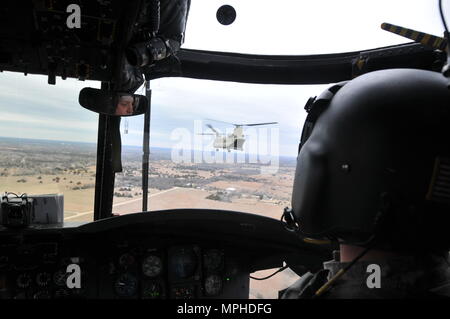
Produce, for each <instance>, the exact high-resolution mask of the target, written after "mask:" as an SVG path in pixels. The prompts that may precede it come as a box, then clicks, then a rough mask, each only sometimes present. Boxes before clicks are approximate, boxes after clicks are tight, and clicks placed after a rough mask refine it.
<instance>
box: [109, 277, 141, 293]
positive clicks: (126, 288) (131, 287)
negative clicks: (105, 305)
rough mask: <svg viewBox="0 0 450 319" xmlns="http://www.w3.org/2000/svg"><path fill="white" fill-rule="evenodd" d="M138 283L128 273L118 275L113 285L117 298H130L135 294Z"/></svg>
mask: <svg viewBox="0 0 450 319" xmlns="http://www.w3.org/2000/svg"><path fill="white" fill-rule="evenodd" d="M137 286H138V282H137V279H136V277H135V276H133V275H132V274H129V273H125V274H122V275H120V276H119V277H118V278H117V280H116V282H115V283H114V289H115V291H116V294H117V295H118V296H119V297H132V296H134V295H135V294H136V291H137Z"/></svg>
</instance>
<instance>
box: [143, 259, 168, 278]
mask: <svg viewBox="0 0 450 319" xmlns="http://www.w3.org/2000/svg"><path fill="white" fill-rule="evenodd" d="M162 267H163V264H162V260H161V258H159V257H158V256H155V255H150V256H147V257H146V258H145V259H144V261H143V262H142V272H143V273H144V275H146V276H148V277H156V276H158V275H159V274H161V271H162Z"/></svg>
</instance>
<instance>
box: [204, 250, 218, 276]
mask: <svg viewBox="0 0 450 319" xmlns="http://www.w3.org/2000/svg"><path fill="white" fill-rule="evenodd" d="M203 263H204V265H205V268H206V269H207V270H210V271H212V270H218V269H219V268H220V267H221V266H222V264H223V252H222V251H220V250H218V249H210V250H208V251H206V252H205V254H204V255H203Z"/></svg>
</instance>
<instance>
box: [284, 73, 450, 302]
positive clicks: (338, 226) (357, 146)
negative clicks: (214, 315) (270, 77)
mask: <svg viewBox="0 0 450 319" xmlns="http://www.w3.org/2000/svg"><path fill="white" fill-rule="evenodd" d="M305 108H306V110H307V111H308V116H307V119H306V122H305V126H304V129H303V133H302V141H301V144H300V151H299V155H298V161H297V168H296V175H295V181H294V189H293V195H292V210H291V211H290V212H289V214H288V215H289V216H290V218H287V216H285V217H286V220H287V222H288V224H289V223H290V224H291V227H294V228H295V229H296V231H298V232H299V233H300V234H301V235H302V236H303V238H308V240H310V239H313V240H315V241H316V242H320V241H319V240H323V239H326V240H330V241H332V242H333V241H334V242H337V244H338V245H339V246H338V247H339V248H340V249H339V251H336V252H335V253H334V260H332V261H329V262H325V263H324V267H323V269H321V270H319V271H318V272H315V273H310V272H308V273H306V274H304V275H303V276H302V277H301V278H300V279H299V280H298V281H297V282H295V283H294V284H293V285H292V286H290V287H288V288H287V289H285V290H284V291H281V292H280V298H339V299H341V298H344V299H352V298H364V299H369V298H389V299H392V298H395V299H397V298H440V297H450V263H449V248H450V231H449V226H450V90H449V89H448V88H447V80H446V78H445V77H444V76H442V75H441V74H440V73H437V72H432V71H425V70H416V69H390V70H382V71H376V72H371V73H367V74H364V75H361V76H359V77H357V78H355V79H353V80H351V81H348V82H344V83H339V84H337V85H335V86H333V87H331V88H330V89H328V90H326V91H325V92H324V93H323V94H322V95H321V96H319V97H318V98H312V99H310V100H309V101H308V104H307V106H306V107H305Z"/></svg>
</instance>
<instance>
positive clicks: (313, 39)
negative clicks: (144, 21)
mask: <svg viewBox="0 0 450 319" xmlns="http://www.w3.org/2000/svg"><path fill="white" fill-rule="evenodd" d="M223 4H224V2H223V1H221V0H211V1H210V0H208V1H204V0H192V1H191V8H190V12H189V19H188V22H187V25H186V38H185V43H184V45H183V48H187V49H197V50H207V51H222V52H236V53H248V54H264V55H266V54H267V55H309V54H327V53H342V52H350V51H360V50H368V49H373V48H377V47H383V46H389V45H395V44H400V43H406V42H411V41H410V40H408V39H405V38H402V37H399V36H398V35H395V34H389V33H388V32H386V31H383V30H381V28H380V25H381V24H382V23H384V22H386V23H391V24H394V25H399V26H402V27H405V28H410V29H414V30H418V31H421V32H426V33H430V34H434V35H436V36H442V34H443V26H442V22H441V20H440V19H439V10H438V5H437V2H433V1H429V0H412V1H411V0H399V1H389V0H379V1H366V2H364V3H362V2H361V1H358V0H346V1H331V0H315V1H298V0H284V1H279V2H276V3H275V2H273V1H269V0H246V1H239V0H232V1H227V3H226V4H229V5H231V6H233V7H234V9H235V11H236V18H235V20H234V22H233V23H231V24H230V25H222V24H220V23H218V21H217V19H216V11H217V9H218V8H219V7H221V6H222V5H223ZM447 5H448V2H446V1H444V11H445V12H448V10H446V8H447Z"/></svg>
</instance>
